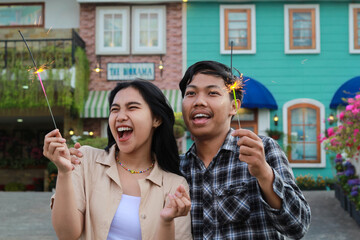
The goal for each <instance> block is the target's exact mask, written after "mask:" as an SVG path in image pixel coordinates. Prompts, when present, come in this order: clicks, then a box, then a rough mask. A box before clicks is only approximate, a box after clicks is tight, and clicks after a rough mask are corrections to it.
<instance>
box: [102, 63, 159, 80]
mask: <svg viewBox="0 0 360 240" xmlns="http://www.w3.org/2000/svg"><path fill="white" fill-rule="evenodd" d="M154 70H155V64H154V63H108V64H107V80H112V81H118V80H135V79H136V78H141V79H145V80H154V79H155V71H154Z"/></svg>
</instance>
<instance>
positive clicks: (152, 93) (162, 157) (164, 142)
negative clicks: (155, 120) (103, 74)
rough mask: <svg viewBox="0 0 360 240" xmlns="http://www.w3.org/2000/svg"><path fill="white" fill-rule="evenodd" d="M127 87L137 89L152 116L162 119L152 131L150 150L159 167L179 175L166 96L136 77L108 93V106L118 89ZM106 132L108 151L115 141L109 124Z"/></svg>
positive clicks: (178, 162) (169, 109) (176, 150)
mask: <svg viewBox="0 0 360 240" xmlns="http://www.w3.org/2000/svg"><path fill="white" fill-rule="evenodd" d="M128 87H133V88H135V89H137V90H138V91H139V92H140V94H141V95H142V97H143V98H144V100H145V101H146V103H147V104H148V105H149V107H150V110H151V112H152V113H153V116H156V117H159V118H160V119H161V120H162V123H161V125H160V126H159V127H157V128H156V129H155V131H154V135H153V137H152V144H151V151H152V152H154V153H155V155H156V158H157V162H158V164H159V166H160V168H161V169H163V170H164V171H167V172H172V173H175V174H178V175H181V173H180V170H179V164H180V159H179V153H178V148H177V145H176V140H175V136H174V131H173V126H174V122H175V116H174V112H173V110H172V108H171V107H170V105H169V103H168V101H167V99H166V97H165V96H164V94H163V93H162V92H161V90H160V89H159V88H158V87H157V86H155V85H154V84H152V83H150V82H148V81H145V80H141V79H137V80H134V81H126V82H120V83H118V84H117V85H116V87H115V88H114V89H113V90H112V91H111V93H110V95H109V107H111V105H112V103H113V101H114V98H115V95H116V94H117V93H118V92H119V91H120V90H122V89H125V88H128ZM148 121H150V119H149V120H148ZM107 133H108V145H107V147H106V148H105V150H106V151H107V152H109V149H110V147H111V146H112V145H114V144H115V143H116V141H115V139H114V137H113V135H112V133H111V130H110V126H109V125H108V128H107Z"/></svg>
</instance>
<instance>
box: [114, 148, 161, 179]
mask: <svg viewBox="0 0 360 240" xmlns="http://www.w3.org/2000/svg"><path fill="white" fill-rule="evenodd" d="M115 155H116V156H115V159H116V162H117V163H118V164H120V166H121V167H122V168H124V169H125V170H126V171H128V172H130V173H131V174H139V173H144V172H147V171H149V170H151V169H153V168H154V165H155V161H153V162H152V163H151V166H150V167H148V168H147V169H145V170H140V171H136V170H132V169H129V168H127V167H125V166H124V165H123V164H122V163H121V162H120V160H119V154H118V152H115Z"/></svg>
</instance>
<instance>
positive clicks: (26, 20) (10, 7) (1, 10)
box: [0, 3, 44, 28]
mask: <svg viewBox="0 0 360 240" xmlns="http://www.w3.org/2000/svg"><path fill="white" fill-rule="evenodd" d="M0 27H2V28H13V27H44V3H28V4H27V3H13V4H0Z"/></svg>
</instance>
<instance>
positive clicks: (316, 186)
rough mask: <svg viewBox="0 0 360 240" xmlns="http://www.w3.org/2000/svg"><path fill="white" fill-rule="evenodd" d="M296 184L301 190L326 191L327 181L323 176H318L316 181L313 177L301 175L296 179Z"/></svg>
mask: <svg viewBox="0 0 360 240" xmlns="http://www.w3.org/2000/svg"><path fill="white" fill-rule="evenodd" d="M295 180H296V184H297V186H298V187H299V188H300V189H301V190H325V189H326V181H325V179H324V178H323V177H322V176H320V175H319V176H318V177H317V178H316V179H315V178H314V177H313V176H312V175H311V174H307V175H305V176H303V175H299V176H297V177H296V179H295Z"/></svg>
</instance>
